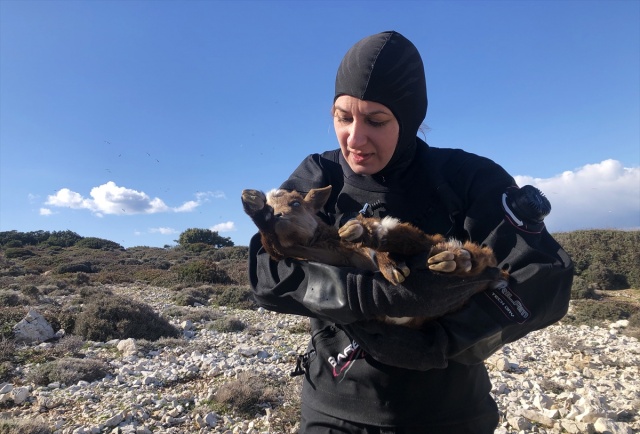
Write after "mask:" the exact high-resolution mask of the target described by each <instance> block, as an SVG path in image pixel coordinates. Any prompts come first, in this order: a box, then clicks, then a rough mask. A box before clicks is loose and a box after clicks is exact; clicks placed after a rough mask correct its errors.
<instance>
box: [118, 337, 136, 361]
mask: <svg viewBox="0 0 640 434" xmlns="http://www.w3.org/2000/svg"><path fill="white" fill-rule="evenodd" d="M116 348H118V351H120V352H122V354H123V355H124V356H125V357H127V356H132V355H135V354H137V353H138V345H137V344H136V340H135V339H133V338H129V339H122V340H121V341H120V342H118V345H117V347H116Z"/></svg>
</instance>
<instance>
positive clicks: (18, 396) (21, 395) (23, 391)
mask: <svg viewBox="0 0 640 434" xmlns="http://www.w3.org/2000/svg"><path fill="white" fill-rule="evenodd" d="M29 395H30V391H29V388H28V387H16V388H14V389H13V390H12V391H11V396H12V397H13V402H15V403H16V404H22V403H23V402H25V401H26V400H27V398H29Z"/></svg>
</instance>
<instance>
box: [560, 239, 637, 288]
mask: <svg viewBox="0 0 640 434" xmlns="http://www.w3.org/2000/svg"><path fill="white" fill-rule="evenodd" d="M553 236H554V238H555V239H556V240H557V241H558V242H559V243H560V245H562V247H564V249H565V250H566V251H567V253H569V255H570V256H571V259H573V262H574V263H575V275H576V277H577V279H576V282H574V286H575V285H576V284H581V283H582V284H587V285H592V286H595V289H600V290H607V289H627V288H636V289H638V288H640V247H639V246H640V231H616V230H583V231H573V232H562V233H555V234H553Z"/></svg>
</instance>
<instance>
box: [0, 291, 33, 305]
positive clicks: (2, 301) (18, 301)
mask: <svg viewBox="0 0 640 434" xmlns="http://www.w3.org/2000/svg"><path fill="white" fill-rule="evenodd" d="M27 304H29V302H28V301H27V300H26V299H25V298H24V297H23V296H22V294H21V293H20V292H17V291H14V290H12V289H6V290H0V306H25V305H27Z"/></svg>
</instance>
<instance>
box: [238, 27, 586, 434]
mask: <svg viewBox="0 0 640 434" xmlns="http://www.w3.org/2000/svg"><path fill="white" fill-rule="evenodd" d="M342 95H347V96H351V97H354V98H358V99H360V100H365V101H373V102H377V103H379V104H382V105H384V106H385V107H387V108H389V109H390V110H391V111H392V113H393V115H394V116H395V119H396V120H397V122H398V124H399V127H400V131H399V136H398V142H397V145H396V147H395V149H394V153H393V156H392V157H391V160H390V161H389V162H388V163H387V165H386V166H385V167H384V168H383V169H382V170H381V171H380V172H378V173H376V174H373V175H359V174H356V173H354V172H353V171H352V170H351V168H350V166H349V164H347V162H346V161H345V160H344V157H343V155H342V153H341V152H340V150H334V151H328V152H325V153H323V154H314V155H310V156H309V157H307V158H306V159H305V160H304V161H303V162H302V163H301V164H300V166H299V167H298V168H297V169H296V170H295V171H294V173H293V174H292V175H291V176H290V177H289V179H288V180H287V181H286V182H284V184H283V185H282V188H285V189H289V190H293V189H295V190H298V191H299V192H301V193H306V192H308V191H309V190H310V189H311V188H317V187H324V186H327V185H332V186H333V189H332V193H331V197H330V198H329V201H328V203H327V204H326V205H325V209H324V212H323V218H324V219H325V220H326V221H327V223H329V224H334V225H337V226H339V225H341V224H343V223H344V222H345V221H347V220H348V219H350V218H352V217H354V216H355V215H356V214H357V212H358V211H360V210H361V209H363V207H364V205H365V204H367V203H368V204H370V205H372V204H374V203H376V202H378V205H379V206H376V207H371V208H375V211H374V214H375V215H376V216H379V217H384V216H387V215H390V216H393V217H396V218H398V219H400V220H402V221H405V222H410V223H412V224H414V225H416V226H418V227H419V228H420V229H422V230H424V231H425V232H427V233H440V234H443V235H446V236H447V237H456V238H457V239H459V240H472V241H474V242H476V243H480V244H482V243H484V244H487V245H488V246H490V247H492V248H493V250H494V252H495V254H496V257H497V259H498V261H499V266H500V267H504V268H506V269H508V271H509V273H510V278H509V282H508V285H502V286H499V287H495V288H494V289H488V290H486V291H484V292H481V293H478V294H477V295H475V296H473V297H472V298H471V300H470V301H469V302H468V303H467V304H466V305H465V306H464V307H463V308H462V309H460V310H458V311H456V312H453V313H450V314H447V315H445V316H442V317H440V318H439V319H437V320H434V321H431V322H429V323H427V324H426V325H425V326H424V328H423V329H422V330H413V329H408V328H406V327H401V326H393V325H387V324H382V323H380V322H377V321H375V320H373V319H374V318H376V317H378V316H380V315H388V316H398V317H402V316H432V315H434V314H437V313H438V309H441V307H442V306H441V305H442V300H443V299H444V297H442V295H443V294H442V293H440V296H439V294H438V290H441V289H442V287H443V283H442V281H439V280H437V279H435V277H434V273H430V272H429V271H427V270H417V269H416V270H412V272H411V274H410V275H409V277H408V278H407V279H406V280H405V282H403V284H402V285H398V286H396V287H392V286H391V285H390V284H388V283H387V282H386V281H385V280H384V279H383V278H382V277H381V274H380V273H370V272H362V271H359V270H356V269H348V268H339V267H332V266H327V265H323V264H318V263H314V262H302V261H295V260H291V259H284V260H281V261H278V262H276V261H273V260H271V259H270V258H269V256H268V254H267V253H266V252H265V251H264V249H262V246H261V244H260V238H259V237H257V236H256V237H254V238H253V239H252V241H251V246H250V263H249V273H250V280H251V285H252V287H253V290H254V294H255V298H256V300H257V301H258V303H259V304H260V305H261V306H263V307H265V308H267V309H270V310H274V311H277V312H283V313H289V314H297V315H304V316H308V317H310V318H311V328H312V337H311V342H310V345H309V353H308V354H307V355H306V356H305V357H304V358H301V359H299V362H300V369H299V372H303V373H304V374H305V381H304V387H303V407H304V406H306V407H305V408H308V407H311V408H313V409H314V410H315V411H316V412H317V413H321V414H324V415H329V416H332V417H334V418H337V419H342V420H346V421H351V422H355V423H360V424H369V425H373V426H380V427H420V428H417V429H413V432H425V433H435V432H438V433H440V432H446V433H456V434H458V433H466V432H469V433H476V432H483V433H485V432H493V428H494V427H495V425H496V424H497V408H496V405H495V402H494V401H493V400H492V399H491V397H490V395H489V391H490V390H491V384H490V382H489V377H488V374H487V371H486V368H485V366H484V364H483V361H484V360H485V359H486V358H487V357H488V356H489V355H491V354H492V353H493V352H495V351H496V350H497V349H499V348H500V347H501V346H502V345H504V344H505V343H508V342H512V341H514V340H516V339H518V338H520V337H522V336H524V335H525V334H527V333H528V332H530V331H532V330H537V329H540V328H542V327H545V326H548V325H549V324H552V323H554V322H556V321H558V320H559V319H560V318H562V317H563V316H564V314H565V313H566V311H567V308H568V304H569V294H570V287H571V281H572V276H573V268H572V264H571V260H570V259H569V257H568V256H567V254H566V253H565V252H564V251H563V250H562V248H561V247H560V246H559V245H558V244H557V243H556V242H555V241H554V240H553V238H552V237H551V236H550V235H549V233H548V232H547V231H546V229H545V227H544V224H543V223H537V224H526V223H525V222H524V220H521V218H522V216H520V218H519V217H518V216H517V215H516V214H515V213H514V212H513V211H514V210H513V209H511V208H510V206H509V203H510V197H511V196H513V195H517V193H518V192H519V191H520V192H521V191H522V190H518V187H517V186H516V184H515V181H514V180H513V178H512V177H511V176H510V175H508V174H507V173H506V172H505V171H504V170H503V169H502V168H501V167H500V166H498V165H497V164H495V163H494V162H493V161H490V160H488V159H486V158H482V157H479V156H477V155H473V154H470V153H466V152H464V151H461V150H453V149H439V148H432V147H429V146H428V145H427V144H426V143H424V142H423V141H421V140H420V139H418V138H417V137H416V136H417V134H418V130H419V128H420V125H421V123H422V121H423V120H424V118H425V115H426V111H427V94H426V80H425V76H424V68H423V63H422V59H421V56H420V54H419V52H418V50H417V48H416V47H415V46H414V45H413V44H412V43H411V42H410V41H409V40H407V39H406V38H404V37H403V36H402V35H400V34H399V33H397V32H383V33H379V34H376V35H372V36H369V37H367V38H364V39H363V40H361V41H359V42H358V43H356V44H355V45H354V46H353V47H352V48H351V49H350V50H349V51H348V52H347V54H346V55H345V57H344V58H343V60H342V62H341V64H340V67H339V69H338V73H337V76H336V86H335V96H334V101H335V99H337V98H339V97H340V96H342ZM342 145H343V146H345V144H344V143H342ZM365 147H366V148H367V149H365V150H363V151H362V152H372V150H373V148H370V146H369V145H368V144H366V145H365ZM476 283H478V282H476ZM479 283H480V284H481V283H482V282H479ZM470 284H474V282H471V283H470ZM485 286H486V282H485ZM458 290H462V288H457V289H451V291H458ZM447 294H448V293H447Z"/></svg>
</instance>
